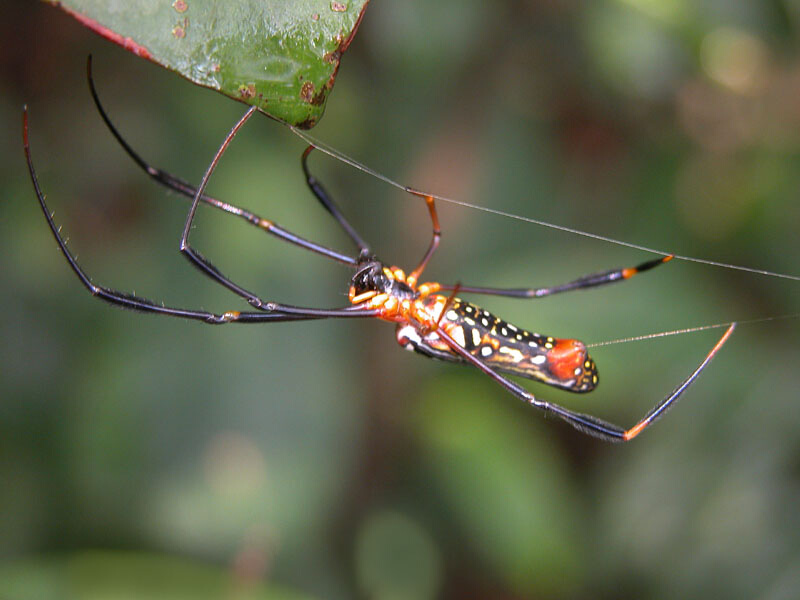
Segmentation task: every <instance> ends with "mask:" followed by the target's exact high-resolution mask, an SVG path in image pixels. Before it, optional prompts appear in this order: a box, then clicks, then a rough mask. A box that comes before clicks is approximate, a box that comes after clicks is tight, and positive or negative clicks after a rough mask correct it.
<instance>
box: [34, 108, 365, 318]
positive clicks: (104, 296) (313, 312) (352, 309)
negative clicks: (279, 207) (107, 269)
mask: <svg viewBox="0 0 800 600" xmlns="http://www.w3.org/2000/svg"><path fill="white" fill-rule="evenodd" d="M22 144H23V150H24V152H25V159H26V161H27V163H28V171H29V172H30V176H31V182H32V183H33V188H34V190H35V192H36V197H37V199H38V201H39V206H40V207H41V209H42V212H43V213H44V216H45V219H46V220H47V224H48V226H49V227H50V231H51V233H52V234H53V237H54V238H55V240H56V243H57V244H58V247H59V249H60V250H61V253H62V254H63V255H64V257H65V258H66V260H67V263H69V266H70V268H71V269H72V271H73V272H74V273H75V275H77V277H78V279H79V280H80V282H81V283H82V284H83V286H84V287H85V288H86V289H87V290H89V292H90V293H91V294H92V295H93V296H96V297H97V298H100V299H101V300H104V301H105V302H108V303H110V304H115V305H117V306H121V307H123V308H128V309H131V310H136V311H140V312H149V313H155V314H161V315H166V316H170V317H179V318H183V319H191V320H195V321H202V322H204V323H208V324H224V323H262V322H279V321H300V320H312V319H326V318H340V317H375V316H377V315H378V313H379V311H378V310H367V309H364V308H363V307H361V306H357V305H356V306H353V305H351V306H347V307H345V308H337V309H330V310H329V309H314V308H307V309H301V308H299V307H288V310H282V309H281V308H280V305H277V304H274V305H272V306H270V305H269V304H267V305H265V307H266V308H267V309H268V310H269V312H240V311H227V312H224V313H212V312H208V311H202V310H191V309H184V308H175V307H169V306H164V305H161V304H156V303H155V302H152V301H151V300H148V299H146V298H138V297H136V296H132V295H130V294H125V293H124V292H119V291H116V290H113V289H110V288H107V287H104V286H99V285H95V284H94V283H92V281H91V279H90V278H89V276H88V275H87V274H86V273H85V272H84V270H83V269H82V268H81V267H80V265H79V264H78V261H77V260H76V259H75V257H74V256H73V255H72V253H71V252H70V251H69V249H68V248H67V244H66V241H65V240H64V238H63V237H62V236H61V233H60V232H59V228H58V226H57V225H56V224H55V221H54V220H53V216H52V214H51V213H50V210H49V209H48V208H47V204H46V202H45V199H44V193H43V192H42V189H41V186H40V185H39V179H38V178H37V176H36V171H35V169H34V167H33V159H32V158H31V151H30V144H29V141H28V112H27V107H26V108H25V110H24V111H23V114H22Z"/></svg>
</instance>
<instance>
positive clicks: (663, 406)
mask: <svg viewBox="0 0 800 600" xmlns="http://www.w3.org/2000/svg"><path fill="white" fill-rule="evenodd" d="M735 327H736V323H733V324H731V326H730V327H728V329H727V330H726V331H725V333H724V334H723V336H722V337H721V338H720V339H719V341H718V342H717V343H716V345H715V346H714V347H713V348H712V349H711V351H710V352H709V353H708V354H707V355H706V357H705V358H704V359H703V361H702V362H701V363H700V365H699V366H698V367H697V368H696V369H695V370H694V371H692V373H691V374H690V375H689V376H688V377H687V378H686V379H685V380H683V382H682V383H681V384H680V385H679V386H678V387H676V388H675V389H674V390H673V391H672V392H671V393H670V394H669V395H668V396H667V397H666V398H664V399H663V400H661V401H660V402H659V403H658V404H656V405H655V406H654V407H653V408H652V409H651V410H650V412H648V413H647V414H646V415H645V416H644V417H643V418H642V419H641V420H640V421H639V422H638V423H636V425H634V426H633V427H631V428H629V429H624V428H622V427H620V426H619V425H615V424H613V423H609V422H607V421H603V420H602V419H598V418H597V417H594V416H592V415H586V414H583V413H579V412H575V411H572V410H569V409H568V408H564V407H563V406H560V405H558V404H553V403H551V402H546V401H544V400H539V399H538V398H536V397H535V396H534V395H533V394H531V393H530V392H529V391H528V390H526V389H525V388H523V387H521V386H519V385H517V384H516V383H514V382H513V381H511V380H509V379H506V378H505V377H503V376H502V375H500V374H499V373H497V372H496V371H495V370H494V369H492V368H491V367H490V366H488V365H487V364H486V363H485V362H484V361H482V360H481V359H480V358H478V357H476V356H473V355H472V354H471V353H470V352H469V351H468V350H466V349H465V348H463V347H462V346H460V345H459V344H458V343H457V342H456V341H455V340H454V339H453V338H452V337H450V336H449V335H448V334H447V333H446V332H445V331H443V330H441V329H439V330H437V332H436V333H437V335H438V336H439V337H440V338H441V339H442V340H444V341H445V343H446V344H447V345H448V346H449V347H450V348H452V350H453V351H454V352H456V353H458V354H459V355H461V356H462V357H463V358H464V359H465V360H466V361H467V362H469V363H472V364H473V365H474V366H475V367H477V368H478V369H480V370H481V371H483V372H484V373H486V374H487V375H488V376H489V377H491V378H492V379H494V380H495V381H496V382H497V383H499V384H500V385H501V386H503V387H504V388H505V389H506V390H508V391H509V392H511V393H512V394H513V395H514V396H516V397H517V398H519V399H520V400H522V401H523V402H527V403H528V404H530V405H531V406H533V407H535V408H538V409H539V410H541V411H543V412H545V413H551V414H554V415H556V416H557V417H559V418H560V419H563V420H564V421H566V422H567V423H569V424H570V425H572V426H573V427H574V428H575V429H577V430H578V431H580V432H582V433H585V434H587V435H591V436H593V437H596V438H600V439H601V440H605V441H607V442H628V441H630V440H632V439H633V438H635V437H636V436H637V435H639V434H640V433H641V432H642V431H644V429H645V428H647V427H648V426H649V425H652V424H653V423H654V422H655V421H656V420H658V419H659V418H660V417H662V416H663V415H664V413H665V412H667V410H668V409H669V408H671V407H672V406H673V405H674V404H675V402H676V401H677V400H678V398H680V396H681V394H683V392H685V391H686V389H687V388H688V387H689V386H690V385H692V383H694V381H695V380H696V379H697V377H698V376H699V375H700V373H701V372H702V371H703V369H705V368H706V366H708V363H710V362H711V359H712V358H714V356H715V355H716V354H717V352H718V351H719V349H720V348H722V346H723V345H724V344H725V342H727V341H728V338H729V337H730V335H731V333H733V330H734V328H735Z"/></svg>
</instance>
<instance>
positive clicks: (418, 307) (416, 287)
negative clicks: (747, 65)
mask: <svg viewBox="0 0 800 600" xmlns="http://www.w3.org/2000/svg"><path fill="white" fill-rule="evenodd" d="M88 69H89V87H90V90H91V93H92V97H93V99H94V101H95V104H96V106H97V109H98V111H99V112H100V115H101V117H102V118H103V120H104V121H105V123H106V125H107V126H108V128H109V129H110V131H111V133H112V134H113V135H114V137H115V138H116V139H117V141H118V142H119V143H120V144H121V145H122V147H123V149H124V150H125V151H126V152H127V153H128V155H129V156H130V157H131V158H132V159H133V161H134V162H136V164H137V165H139V166H140V167H141V168H142V169H144V171H145V172H146V173H147V174H148V175H149V176H150V177H152V178H153V179H154V180H156V181H157V182H158V183H160V184H161V185H163V186H165V187H167V188H169V189H171V190H173V191H176V192H179V193H181V194H183V195H185V196H188V197H190V198H192V206H191V208H190V209H189V213H188V216H187V218H186V223H185V226H184V229H183V234H182V236H181V243H180V250H181V252H182V253H183V254H184V256H186V258H187V259H188V260H189V262H190V263H191V264H192V265H193V266H194V267H196V268H197V269H199V270H200V271H201V272H202V273H204V274H205V275H206V276H208V277H210V278H211V279H212V280H213V281H215V282H217V283H219V284H221V285H222V286H224V287H226V288H228V289H229V290H230V291H232V292H233V293H235V294H237V295H238V296H240V297H242V298H244V299H245V300H246V301H247V302H248V303H249V304H250V306H251V307H253V308H254V309H255V310H252V311H235V310H231V311H227V312H223V313H212V312H207V311H202V310H191V309H183V308H174V307H168V306H163V305H160V304H156V303H154V302H152V301H150V300H147V299H144V298H138V297H135V296H132V295H129V294H125V293H122V292H119V291H116V290H113V289H109V288H106V287H103V286H99V285H95V284H94V283H92V281H91V280H90V278H89V277H88V276H87V275H86V273H85V272H84V271H83V269H82V268H81V267H80V265H79V264H78V262H77V261H76V259H75V257H74V256H73V255H72V254H71V253H70V251H69V250H68V249H67V245H66V242H65V240H64V238H63V237H62V236H61V233H60V231H59V228H58V226H56V224H55V222H54V220H53V217H52V214H51V213H50V211H49V209H48V208H47V205H46V203H45V199H44V194H43V193H42V191H41V188H40V186H39V181H38V179H37V177H36V172H35V170H34V167H33V160H32V158H31V153H30V144H29V140H28V113H27V108H25V110H24V112H23V147H24V151H25V157H26V159H27V162H28V169H29V171H30V176H31V181H32V182H33V187H34V189H35V192H36V196H37V198H38V200H39V205H40V206H41V209H42V211H43V212H44V216H45V218H46V220H47V224H48V225H49V227H50V231H51V232H52V234H53V236H54V237H55V239H56V242H57V243H58V246H59V248H60V249H61V252H62V253H63V254H64V257H65V258H66V260H67V262H68V263H69V266H70V267H71V268H72V270H73V271H74V273H75V274H76V275H77V277H78V279H79V280H80V281H81V283H82V284H83V285H84V287H86V288H87V289H88V290H89V292H90V293H91V294H92V295H93V296H96V297H98V298H100V299H101V300H104V301H106V302H109V303H111V304H116V305H118V306H122V307H124V308H128V309H132V310H138V311H141V312H149V313H155V314H162V315H167V316H172V317H180V318H184V319H192V320H197V321H201V322H204V323H208V324H224V323H264V322H276V321H300V320H314V319H326V318H368V317H369V318H378V319H381V320H384V321H388V322H392V323H396V335H397V341H398V343H400V345H401V346H403V347H404V348H406V349H408V350H412V351H415V352H418V353H420V354H422V355H424V356H428V357H432V358H437V359H441V360H446V361H451V362H460V363H467V364H471V365H473V366H474V367H476V368H478V369H479V370H480V371H482V372H483V373H485V374H486V375H488V376H489V377H491V378H492V379H494V380H495V381H496V382H497V383H498V384H500V385H501V386H502V387H503V388H505V389H506V390H507V391H508V392H510V393H511V394H513V395H514V396H516V397H517V398H518V399H520V400H522V401H524V402H526V403H528V404H530V405H531V406H533V407H535V408H537V409H539V410H541V411H543V412H544V413H546V414H553V415H555V416H557V417H559V418H560V419H562V420H564V421H566V422H567V423H569V424H570V425H572V426H573V427H575V428H576V429H577V430H579V431H581V432H582V433H585V434H588V435H591V436H594V437H597V438H600V439H602V440H605V441H610V442H626V441H629V440H632V439H633V438H635V437H636V436H637V435H639V434H640V433H641V432H642V431H643V430H644V429H645V428H646V427H648V426H649V425H651V424H652V423H653V422H655V421H656V420H657V419H658V418H660V417H661V416H662V415H663V414H664V413H665V412H666V411H667V410H668V409H669V408H670V407H671V406H673V405H674V403H675V402H676V401H677V400H678V398H679V397H680V396H681V394H683V392H684V391H686V389H687V388H688V387H689V386H690V385H691V384H692V383H693V382H694V381H695V380H696V379H697V377H698V376H699V375H700V373H701V371H703V369H705V367H706V366H707V365H708V364H709V362H710V361H711V359H712V358H713V357H714V356H715V355H716V353H717V352H718V351H719V350H720V348H721V347H722V346H723V345H724V344H725V342H726V341H727V340H728V338H729V337H730V335H731V333H732V332H733V330H734V328H735V323H734V324H732V325H731V326H730V327H729V328H728V329H727V330H726V332H725V333H724V334H723V336H722V337H721V338H720V339H719V341H718V342H717V343H716V345H715V346H714V347H713V348H712V349H711V351H710V352H709V353H708V354H707V355H706V357H705V358H704V359H703V361H702V362H701V363H700V365H699V366H698V367H697V368H696V369H695V370H694V371H693V372H692V373H691V374H690V375H689V376H688V377H687V378H686V379H685V380H684V381H683V382H682V383H681V384H680V385H679V386H678V387H676V388H675V389H674V390H673V391H672V392H671V393H670V394H668V395H667V396H666V397H665V398H664V399H662V400H661V401H660V402H658V403H657V404H656V405H655V406H654V407H653V408H652V409H651V410H650V411H649V412H648V413H647V414H646V415H645V416H644V417H643V418H642V419H641V420H639V422H638V423H636V425H634V426H633V427H631V428H629V429H625V428H622V427H619V426H618V425H614V424H612V423H609V422H607V421H603V420H601V419H598V418H597V417H594V416H591V415H587V414H583V413H579V412H575V411H573V410H570V409H567V408H564V407H562V406H560V405H558V404H553V403H550V402H547V401H544V400H540V399H539V398H537V397H536V396H534V395H533V394H532V393H530V392H529V391H528V390H526V389H525V388H523V387H522V386H520V385H519V384H517V383H515V382H513V381H511V380H510V379H508V378H507V377H505V376H504V375H503V373H508V374H512V375H518V376H522V377H525V378H528V379H534V380H538V381H541V382H543V383H546V384H548V385H551V386H555V387H558V388H561V389H565V390H568V391H572V392H589V391H591V390H592V389H594V388H595V386H596V385H597V383H598V376H597V369H596V367H595V364H594V361H593V360H592V359H591V358H590V357H589V355H588V352H587V350H586V346H585V345H584V344H583V343H582V342H580V341H578V340H568V339H558V338H553V337H549V336H544V335H540V334H538V333H531V332H528V331H525V330H523V329H520V328H518V327H516V326H514V325H512V324H510V323H507V322H505V321H502V320H501V319H499V318H497V317H495V316H494V315H492V314H491V313H489V312H488V311H486V310H484V309H482V308H480V307H478V306H476V305H474V304H471V303H468V302H465V301H463V300H461V299H459V298H457V297H456V294H457V293H458V292H465V293H473V294H486V295H495V296H507V297H513V298H542V297H545V296H551V295H553V294H558V293H562V292H566V291H570V290H575V289H586V288H591V287H597V286H602V285H607V284H611V283H614V282H617V281H624V280H626V279H630V278H631V277H633V276H634V275H636V274H638V273H642V272H644V271H647V270H650V269H653V268H655V267H657V266H659V265H662V264H664V263H666V262H668V261H669V260H670V259H671V258H672V255H665V256H662V257H661V258H657V259H654V260H650V261H647V262H644V263H642V264H640V265H638V266H636V267H629V268H622V269H612V270H609V271H604V272H601V273H593V274H591V275H586V276H583V277H579V278H578V279H575V280H573V281H570V282H568V283H565V284H562V285H558V286H555V287H545V288H533V289H500V288H487V287H474V286H462V285H460V284H456V285H450V284H440V283H436V282H427V283H420V282H419V281H420V276H421V275H422V273H423V271H424V270H425V267H426V265H427V264H428V261H429V260H430V259H431V257H432V256H433V254H434V253H435V251H436V249H437V248H438V246H439V241H440V239H441V228H440V226H439V218H438V214H437V212H436V204H435V201H434V199H433V198H432V197H431V196H429V195H426V194H424V193H422V192H419V191H417V190H414V189H412V188H406V191H407V192H409V193H411V194H413V195H415V196H418V197H421V198H423V199H424V200H425V203H426V205H427V207H428V212H429V215H430V219H431V222H432V225H433V236H432V239H431V242H430V245H429V246H428V249H427V251H426V252H425V254H424V255H423V257H422V260H421V261H420V262H419V264H418V265H417V266H416V267H415V268H414V270H413V271H411V272H410V273H409V274H408V275H406V274H405V272H404V271H403V270H402V269H400V268H398V267H395V266H389V265H387V264H386V263H383V262H382V261H380V260H379V259H378V258H377V257H375V256H374V255H373V254H372V252H371V250H370V248H369V246H368V244H367V243H366V242H365V241H364V240H363V239H362V238H361V236H360V235H359V234H358V233H357V232H356V230H355V229H354V228H353V227H352V226H351V225H350V223H349V222H348V221H347V219H346V218H345V217H344V215H343V214H342V212H341V211H340V210H339V207H338V205H337V204H336V203H335V202H334V201H333V199H332V198H331V197H330V196H329V195H328V193H327V192H326V191H325V188H324V187H323V186H322V185H321V184H320V183H319V182H318V181H317V179H316V178H315V177H314V176H313V175H312V174H311V173H310V171H309V168H308V156H309V154H310V153H311V151H312V150H313V149H314V147H313V146H309V147H308V148H307V149H306V150H305V151H304V152H303V155H302V159H301V164H302V168H303V172H304V174H305V178H306V183H307V184H308V187H309V188H310V189H311V191H312V192H313V194H314V196H316V198H317V200H318V201H319V202H320V203H321V204H322V206H323V207H324V208H325V209H326V210H327V211H328V212H329V213H330V215H331V216H332V217H333V218H334V219H335V220H336V222H337V223H338V224H339V225H340V227H341V228H342V229H343V230H344V232H345V233H346V234H347V235H348V237H350V239H351V240H352V242H353V243H354V244H355V245H356V246H357V247H358V249H359V253H358V256H350V255H347V254H342V253H340V252H338V251H335V250H332V249H330V248H327V247H325V246H322V245H319V244H316V243H314V242H312V241H309V240H306V239H304V238H302V237H300V236H298V235H296V234H294V233H292V232H291V231H288V230H287V229H284V228H283V227H281V226H279V225H277V224H276V223H273V222H272V221H270V220H268V219H263V218H261V217H259V216H257V215H256V214H254V213H252V212H249V211H247V210H244V209H242V208H239V207H237V206H234V205H232V204H228V203H226V202H223V201H221V200H218V199H216V198H213V197H211V196H208V195H206V194H204V190H205V187H206V184H207V183H208V180H209V178H210V176H211V174H212V173H213V171H214V169H215V167H216V165H217V163H218V162H219V159H220V158H221V156H222V154H223V153H224V152H225V150H226V148H227V146H228V145H229V144H230V142H231V141H232V140H233V138H234V137H235V135H236V133H237V132H238V131H239V129H240V128H241V127H242V126H243V125H244V124H245V123H246V122H247V120H248V119H249V118H250V117H251V116H252V115H253V113H254V112H255V110H256V109H255V107H251V108H250V109H248V110H247V112H246V113H245V114H244V116H243V117H242V118H241V119H239V121H238V122H237V123H236V125H234V127H233V128H232V129H231V131H230V133H229V134H228V135H227V137H226V138H225V140H224V141H223V143H222V145H221V146H220V148H219V150H218V151H217V153H216V154H215V156H214V159H213V160H212V162H211V164H210V165H209V167H208V169H207V170H206V172H205V174H204V176H203V179H202V181H201V183H200V185H199V186H198V187H197V188H195V187H193V186H192V185H191V184H189V183H187V182H186V181H184V180H182V179H179V178H177V177H175V176H173V175H170V174H169V173H167V172H165V171H162V170H160V169H157V168H154V167H152V166H151V165H149V164H148V163H146V162H145V161H144V160H143V159H142V158H141V157H140V156H139V155H138V154H137V153H136V152H135V151H134V150H133V149H132V148H131V147H130V145H128V143H127V142H126V141H125V140H124V139H123V138H122V136H121V135H120V133H119V132H118V131H117V129H116V128H115V126H114V125H113V124H112V123H111V120H110V119H109V117H108V115H107V114H106V112H105V110H104V108H103V106H102V105H101V103H100V99H99V97H98V95H97V91H96V90H95V87H94V83H93V81H92V77H91V60H90V61H89V65H88ZM200 202H203V203H206V204H208V205H210V206H213V207H215V208H218V209H220V210H223V211H225V212H228V213H230V214H233V215H235V216H238V217H240V218H242V219H244V220H245V221H247V222H248V223H249V224H251V225H254V226H255V227H258V228H260V229H262V230H264V231H265V232H267V233H269V234H271V235H273V236H275V237H277V238H278V239H281V240H283V241H286V242H289V243H291V244H294V245H296V246H298V247H300V248H304V249H306V250H308V251H310V252H314V253H316V254H320V255H322V256H325V257H327V258H330V259H332V260H335V261H338V262H340V263H344V264H346V265H349V266H351V267H353V268H354V269H355V274H354V275H353V277H352V278H351V281H350V289H349V300H350V305H349V306H346V307H343V308H331V309H320V308H310V307H303V306H294V305H289V304H280V303H277V302H270V301H265V300H263V299H261V298H260V297H259V296H257V295H255V294H253V293H252V292H250V291H248V290H246V289H244V288H243V287H241V286H239V285H238V284H236V283H234V282H233V281H231V280H230V279H228V278H227V277H226V276H225V275H223V274H222V273H221V272H220V271H219V270H218V269H217V268H216V267H215V266H214V265H213V264H212V263H211V262H210V261H209V260H208V259H206V258H204V257H203V256H202V255H201V254H200V253H199V252H197V251H196V250H195V249H194V248H193V247H192V246H191V244H190V243H189V233H190V231H191V228H192V223H193V221H194V216H195V213H196V211H197V206H198V205H199V203H200ZM442 291H449V292H450V294H448V295H443V294H440V293H439V292H442Z"/></svg>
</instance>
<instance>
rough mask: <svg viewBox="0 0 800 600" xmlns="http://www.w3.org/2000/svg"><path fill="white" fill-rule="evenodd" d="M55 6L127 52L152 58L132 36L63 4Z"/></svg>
mask: <svg viewBox="0 0 800 600" xmlns="http://www.w3.org/2000/svg"><path fill="white" fill-rule="evenodd" d="M57 6H59V8H61V10H63V11H65V12H67V13H69V14H70V15H72V16H73V17H75V18H76V19H77V20H78V21H80V22H81V23H82V24H83V25H85V26H86V27H88V28H89V29H91V30H92V31H94V32H95V33H98V34H100V35H102V36H103V37H104V38H106V39H107V40H111V41H112V42H114V43H115V44H119V45H120V46H122V47H123V48H125V50H128V51H129V52H133V53H134V54H135V55H136V56H140V57H142V58H146V59H148V60H153V55H152V54H150V51H149V50H148V49H147V48H145V47H144V46H142V45H140V44H137V43H136V42H134V41H133V38H129V37H127V38H126V37H122V36H121V35H120V34H118V33H117V32H116V31H112V30H111V29H109V28H108V27H106V26H104V25H101V24H100V23H98V22H97V21H95V20H94V19H90V18H89V17H87V16H86V15H82V14H81V13H79V12H76V11H74V10H72V9H71V8H68V7H66V6H64V5H63V4H58V5H57Z"/></svg>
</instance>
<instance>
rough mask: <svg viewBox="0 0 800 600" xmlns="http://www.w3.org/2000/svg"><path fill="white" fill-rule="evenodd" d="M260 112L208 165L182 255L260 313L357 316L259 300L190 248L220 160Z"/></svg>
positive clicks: (238, 126)
mask: <svg viewBox="0 0 800 600" xmlns="http://www.w3.org/2000/svg"><path fill="white" fill-rule="evenodd" d="M256 110H257V108H256V107H255V106H251V107H250V108H248V109H247V111H245V113H244V115H243V116H242V117H241V118H240V119H239V120H238V121H237V122H236V123H235V124H234V126H233V127H232V128H231V130H230V132H229V133H228V135H227V136H225V139H224V140H223V141H222V144H221V145H220V147H219V150H217V152H216V154H215V155H214V158H213V159H212V160H211V163H210V164H209V165H208V168H207V169H206V172H205V174H204V175H203V179H202V180H201V182H200V185H199V186H198V188H197V190H196V191H195V195H194V199H193V200H192V206H191V208H190V209H189V213H188V215H187V216H186V224H185V225H184V228H183V234H182V235H181V241H180V246H179V248H180V251H181V253H182V254H183V255H184V256H185V257H186V258H187V260H188V261H189V263H190V264H191V265H192V266H194V267H195V268H197V269H198V270H199V271H200V272H201V273H203V274H204V275H206V276H208V277H209V278H211V279H212V280H213V281H216V282H217V283H219V284H220V285H222V286H223V287H226V288H228V289H229V290H231V291H232V292H233V293H235V294H237V295H239V296H241V297H242V298H244V299H245V300H247V302H248V303H249V304H250V305H251V306H253V307H254V308H256V309H258V310H263V311H265V312H270V313H271V312H278V313H285V314H300V315H314V314H319V311H320V310H322V313H323V316H326V317H333V316H342V317H350V316H353V313H352V308H351V307H347V308H345V309H316V308H309V307H305V306H294V305H291V304H279V303H277V302H269V301H265V300H263V299H262V298H260V297H259V296H256V295H255V294H253V293H252V292H249V291H248V290H246V289H244V288H243V287H241V286H240V285H238V284H237V283H234V282H233V281H232V280H230V279H229V278H228V277H226V276H225V275H223V274H222V272H221V271H220V270H219V269H217V267H215V266H214V265H213V264H212V263H211V261H209V260H208V259H207V258H205V257H204V256H203V255H202V254H200V253H199V252H198V251H197V250H195V249H194V248H192V246H191V244H189V234H190V233H191V231H192V224H193V222H194V217H195V215H196V213H197V206H198V205H199V204H200V197H201V196H202V195H203V191H204V190H205V188H206V185H207V184H208V181H209V179H210V178H211V175H212V173H213V172H214V169H215V168H216V166H217V164H218V163H219V160H220V158H222V155H223V154H224V153H225V150H226V149H227V148H228V145H229V144H230V143H231V141H233V138H234V137H235V136H236V134H237V133H238V131H239V129H241V128H242V126H243V125H244V124H245V123H247V121H248V119H250V117H251V116H253V114H254V113H255V112H256Z"/></svg>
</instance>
